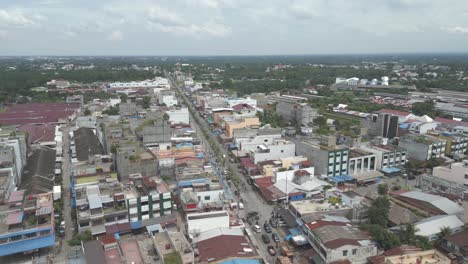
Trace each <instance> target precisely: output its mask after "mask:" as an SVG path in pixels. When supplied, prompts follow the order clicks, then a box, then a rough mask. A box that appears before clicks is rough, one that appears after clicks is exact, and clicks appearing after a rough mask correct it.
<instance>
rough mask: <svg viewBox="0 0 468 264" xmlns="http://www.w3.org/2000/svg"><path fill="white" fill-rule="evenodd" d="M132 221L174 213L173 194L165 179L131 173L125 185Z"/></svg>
mask: <svg viewBox="0 0 468 264" xmlns="http://www.w3.org/2000/svg"><path fill="white" fill-rule="evenodd" d="M125 199H126V204H127V208H128V217H129V220H130V222H138V221H142V220H147V219H151V218H156V217H159V216H163V215H167V214H171V213H172V208H173V204H172V195H171V192H170V191H169V188H168V186H167V185H166V183H165V182H164V181H162V180H161V179H158V178H155V177H142V176H141V174H138V173H137V174H133V175H130V178H129V183H128V184H126V185H125Z"/></svg>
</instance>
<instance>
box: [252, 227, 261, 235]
mask: <svg viewBox="0 0 468 264" xmlns="http://www.w3.org/2000/svg"><path fill="white" fill-rule="evenodd" d="M252 230H253V231H254V232H255V233H261V232H262V228H260V226H259V225H254V226H252Z"/></svg>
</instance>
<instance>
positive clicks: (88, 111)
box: [83, 108, 91, 116]
mask: <svg viewBox="0 0 468 264" xmlns="http://www.w3.org/2000/svg"><path fill="white" fill-rule="evenodd" d="M83 114H84V115H85V116H89V115H91V111H90V110H89V109H88V108H86V109H85V110H84V112H83Z"/></svg>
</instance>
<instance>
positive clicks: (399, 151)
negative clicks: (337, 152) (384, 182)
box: [361, 144, 407, 170]
mask: <svg viewBox="0 0 468 264" xmlns="http://www.w3.org/2000/svg"><path fill="white" fill-rule="evenodd" d="M361 148H362V149H365V150H366V151H369V152H372V153H374V154H375V156H376V164H377V167H376V169H377V170H381V169H385V168H392V167H403V166H404V165H405V163H406V161H407V157H406V152H407V150H406V149H405V148H402V147H397V146H393V145H382V144H370V145H368V146H362V147H361Z"/></svg>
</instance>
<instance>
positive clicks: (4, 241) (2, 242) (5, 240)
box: [0, 237, 8, 245]
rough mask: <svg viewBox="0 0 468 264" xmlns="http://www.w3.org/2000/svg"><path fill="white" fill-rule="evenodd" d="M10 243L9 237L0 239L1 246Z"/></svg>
mask: <svg viewBox="0 0 468 264" xmlns="http://www.w3.org/2000/svg"><path fill="white" fill-rule="evenodd" d="M7 242H8V237H5V238H0V245H1V244H5V243H7Z"/></svg>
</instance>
